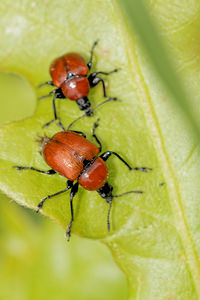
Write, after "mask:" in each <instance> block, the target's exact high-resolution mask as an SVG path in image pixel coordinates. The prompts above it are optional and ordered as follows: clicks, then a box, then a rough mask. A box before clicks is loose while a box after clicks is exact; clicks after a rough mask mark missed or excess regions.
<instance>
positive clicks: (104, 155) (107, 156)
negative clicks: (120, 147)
mask: <svg viewBox="0 0 200 300" xmlns="http://www.w3.org/2000/svg"><path fill="white" fill-rule="evenodd" d="M112 154H114V155H115V156H117V157H118V158H119V159H120V160H121V161H122V162H123V163H124V164H125V165H126V166H127V167H128V168H129V170H130V171H132V170H135V171H141V172H147V171H151V170H152V169H151V168H148V167H133V168H132V167H131V166H130V165H129V164H128V163H127V162H126V161H125V160H124V159H123V158H122V157H121V156H120V155H119V154H118V153H116V152H113V151H106V152H104V153H103V154H101V155H100V157H101V158H102V159H103V160H104V161H106V160H107V159H108V158H109V157H110V156H111V155H112Z"/></svg>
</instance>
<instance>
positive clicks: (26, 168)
mask: <svg viewBox="0 0 200 300" xmlns="http://www.w3.org/2000/svg"><path fill="white" fill-rule="evenodd" d="M13 168H15V169H17V171H21V170H32V171H36V172H39V173H43V174H47V175H53V174H56V171H54V170H53V169H50V170H47V171H42V170H38V169H35V168H33V167H22V166H13Z"/></svg>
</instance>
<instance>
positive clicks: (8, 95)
mask: <svg viewBox="0 0 200 300" xmlns="http://www.w3.org/2000/svg"><path fill="white" fill-rule="evenodd" d="M0 86H1V93H0V125H2V124H4V123H6V122H11V121H15V120H20V119H23V118H26V117H28V116H31V115H32V114H33V113H34V111H35V108H36V95H35V93H34V90H33V88H32V87H31V85H30V83H29V82H28V81H27V80H26V79H25V78H23V77H21V76H19V75H16V74H13V73H4V72H0Z"/></svg>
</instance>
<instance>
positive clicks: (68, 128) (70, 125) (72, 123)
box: [67, 114, 86, 131]
mask: <svg viewBox="0 0 200 300" xmlns="http://www.w3.org/2000/svg"><path fill="white" fill-rule="evenodd" d="M85 116H86V114H83V115H82V116H80V117H78V118H76V119H75V120H74V121H72V122H71V123H70V124H69V126H68V127H67V131H68V130H70V128H71V127H72V126H73V125H74V123H76V121H78V120H80V119H82V118H84V117H85Z"/></svg>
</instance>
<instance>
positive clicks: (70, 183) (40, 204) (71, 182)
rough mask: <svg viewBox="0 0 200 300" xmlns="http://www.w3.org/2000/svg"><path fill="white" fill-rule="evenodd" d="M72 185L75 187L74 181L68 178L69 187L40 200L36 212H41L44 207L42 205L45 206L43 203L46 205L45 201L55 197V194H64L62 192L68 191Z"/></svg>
mask: <svg viewBox="0 0 200 300" xmlns="http://www.w3.org/2000/svg"><path fill="white" fill-rule="evenodd" d="M72 187H73V181H71V180H68V181H67V188H66V189H64V190H62V191H59V192H57V193H55V194H52V195H49V196H47V197H45V198H43V199H42V200H41V201H40V203H39V204H38V206H37V207H38V209H37V211H36V212H39V210H40V209H42V207H43V205H44V202H45V201H46V200H47V199H50V198H53V197H55V196H57V195H60V194H62V193H64V192H67V191H68V190H69V189H71V188H72Z"/></svg>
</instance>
